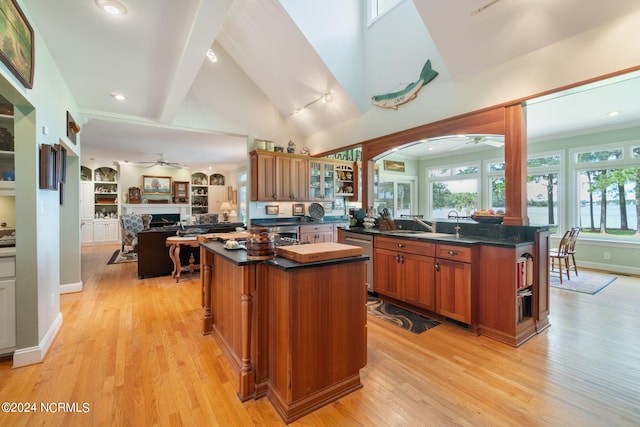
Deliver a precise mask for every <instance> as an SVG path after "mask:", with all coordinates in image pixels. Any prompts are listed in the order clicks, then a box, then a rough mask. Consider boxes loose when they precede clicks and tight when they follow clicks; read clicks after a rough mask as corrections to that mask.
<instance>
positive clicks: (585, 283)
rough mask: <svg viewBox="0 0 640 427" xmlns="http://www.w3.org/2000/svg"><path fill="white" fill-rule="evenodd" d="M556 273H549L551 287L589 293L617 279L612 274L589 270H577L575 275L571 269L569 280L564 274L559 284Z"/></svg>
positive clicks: (596, 291) (592, 293) (591, 293)
mask: <svg viewBox="0 0 640 427" xmlns="http://www.w3.org/2000/svg"><path fill="white" fill-rule="evenodd" d="M557 274H558V273H557V272H554V273H551V277H550V278H549V282H550V283H549V285H551V287H553V288H558V289H565V290H567V291H573V292H581V293H583V294H589V295H595V294H597V293H598V292H600V291H601V290H603V289H604V288H606V287H607V286H609V285H610V284H611V283H612V282H613V281H614V280H616V279H617V277H616V276H614V275H612V274H606V273H592V272H589V271H586V272H585V271H578V276H577V277H576V275H575V273H574V272H573V271H572V272H571V274H570V277H571V280H567V276H566V274H565V276H564V277H563V278H562V284H561V283H560V279H559V278H558V275H557Z"/></svg>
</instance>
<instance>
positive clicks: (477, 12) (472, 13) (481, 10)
mask: <svg viewBox="0 0 640 427" xmlns="http://www.w3.org/2000/svg"><path fill="white" fill-rule="evenodd" d="M499 1H500V0H491V1H490V2H489V3H487V4H485V5H484V6H480V7H479V8H477V9H475V10H472V11H471V16H476V15H478V14H479V13H481V12H483V11H484V10H485V9H486V8H488V7H490V6H493V5H494V4H496V3H498V2H499Z"/></svg>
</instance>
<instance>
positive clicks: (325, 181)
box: [309, 160, 335, 200]
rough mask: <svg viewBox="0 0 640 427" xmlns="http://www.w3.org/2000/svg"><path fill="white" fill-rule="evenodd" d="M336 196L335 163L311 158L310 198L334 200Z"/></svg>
mask: <svg viewBox="0 0 640 427" xmlns="http://www.w3.org/2000/svg"><path fill="white" fill-rule="evenodd" d="M334 198H335V171H334V164H333V163H331V162H323V161H318V160H309V200H333V199H334Z"/></svg>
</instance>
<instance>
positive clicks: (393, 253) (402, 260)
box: [373, 237, 435, 311]
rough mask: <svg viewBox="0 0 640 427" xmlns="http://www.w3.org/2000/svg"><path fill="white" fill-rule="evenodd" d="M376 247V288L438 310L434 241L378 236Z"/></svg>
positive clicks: (378, 290) (417, 304) (375, 241)
mask: <svg viewBox="0 0 640 427" xmlns="http://www.w3.org/2000/svg"><path fill="white" fill-rule="evenodd" d="M374 247H375V248H374V263H373V265H374V277H375V284H376V285H375V291H376V292H378V293H379V294H382V295H386V296H388V297H391V298H394V299H396V300H398V301H402V302H406V303H408V304H411V305H414V306H416V307H420V308H424V309H426V310H430V311H435V282H434V265H435V263H434V259H433V253H434V247H435V245H434V244H433V243H427V242H415V241H410V240H405V239H397V238H391V237H376V238H375V239H374ZM429 255H431V256H429Z"/></svg>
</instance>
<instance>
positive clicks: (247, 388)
mask: <svg viewBox="0 0 640 427" xmlns="http://www.w3.org/2000/svg"><path fill="white" fill-rule="evenodd" d="M252 298H253V297H252V295H251V294H250V293H245V294H242V297H241V302H240V307H241V310H242V355H241V359H240V362H241V366H240V390H238V397H239V398H240V400H241V401H243V402H244V401H245V400H247V399H250V398H252V397H253V395H254V393H255V390H254V376H253V362H252V360H251V310H252V305H253V302H252Z"/></svg>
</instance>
